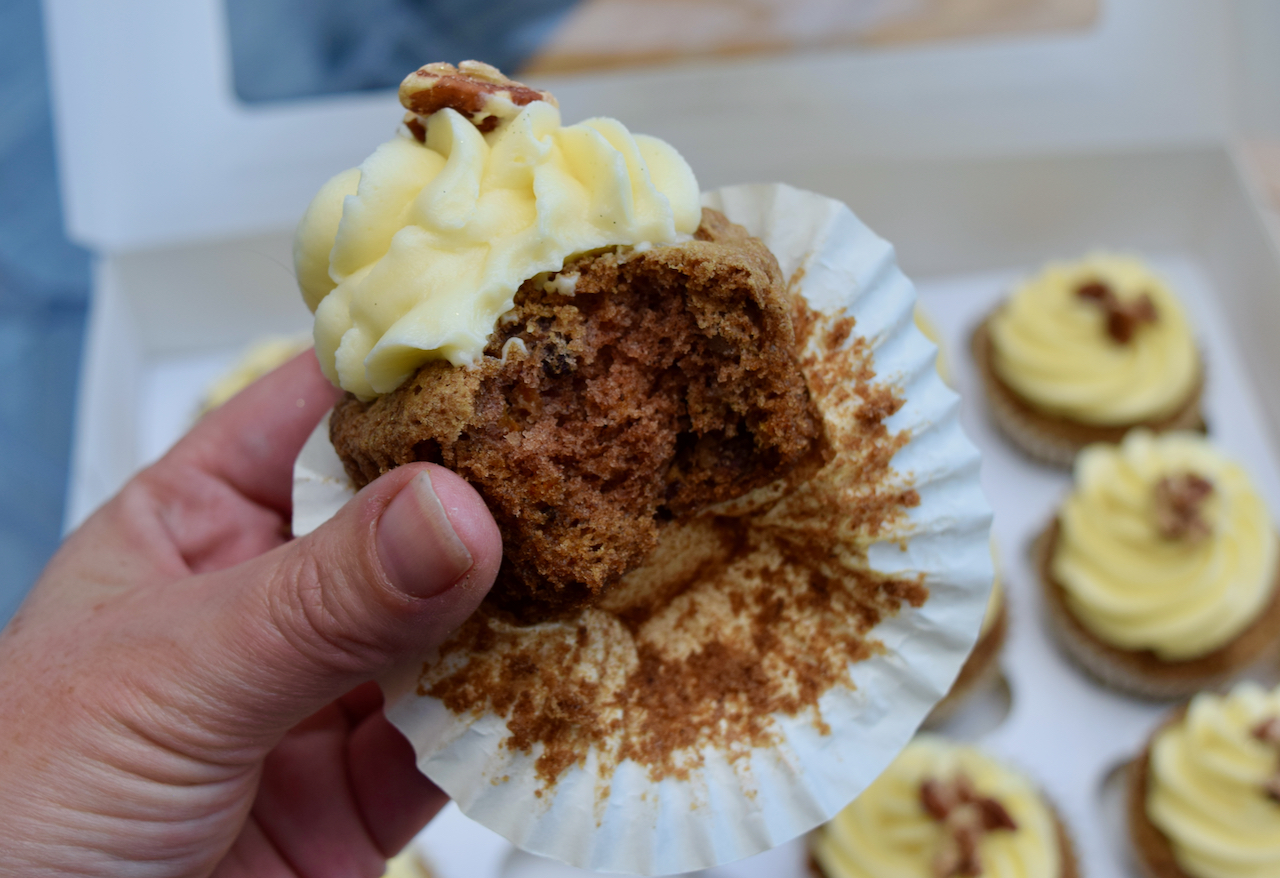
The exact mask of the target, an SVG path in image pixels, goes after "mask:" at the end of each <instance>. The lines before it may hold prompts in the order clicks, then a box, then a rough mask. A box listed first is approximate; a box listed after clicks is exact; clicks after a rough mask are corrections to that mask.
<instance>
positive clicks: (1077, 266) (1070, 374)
mask: <svg viewBox="0 0 1280 878" xmlns="http://www.w3.org/2000/svg"><path fill="white" fill-rule="evenodd" d="M972 344H973V355H974V359H975V360H976V362H977V366H978V371H979V373H980V374H981V376H982V382H983V387H984V390H985V391H986V395H987V400H988V403H989V407H990V411H991V414H992V417H993V419H994V420H995V423H996V425H997V426H998V427H999V428H1000V429H1001V430H1002V431H1003V432H1004V433H1005V434H1006V435H1007V436H1008V437H1009V439H1010V440H1011V441H1013V443H1014V444H1015V445H1017V446H1018V447H1019V448H1021V449H1022V450H1023V451H1025V452H1026V453H1027V454H1029V455H1031V456H1032V457H1035V458H1037V459H1039V460H1042V461H1045V462H1047V463H1053V464H1058V465H1061V466H1066V465H1069V464H1070V463H1071V460H1072V458H1073V457H1074V456H1075V455H1076V453H1077V452H1078V451H1080V449H1082V448H1083V447H1084V446H1086V445H1088V444H1090V443H1093V442H1119V441H1120V439H1121V437H1123V436H1124V434H1125V433H1126V432H1127V431H1128V430H1130V429H1132V428H1134V427H1147V428H1149V429H1151V430H1155V431H1163V430H1175V429H1182V430H1186V429H1196V428H1199V427H1201V426H1202V421H1201V417H1200V392H1201V388H1202V386H1203V383H1204V369H1203V365H1202V363H1201V360H1200V356H1199V354H1198V352H1197V350H1196V344H1195V339H1194V338H1193V337H1192V333H1191V328H1190V325H1189V324H1188V322H1187V318H1186V315H1185V314H1184V313H1183V310H1182V306H1181V305H1180V304H1179V303H1178V299H1177V297H1176V296H1175V295H1174V293H1173V292H1172V291H1171V290H1170V288H1169V286H1168V285H1167V284H1166V283H1165V282H1164V281H1163V280H1161V279H1160V278H1159V277H1158V276H1157V275H1155V274H1154V273H1152V271H1151V270H1150V269H1149V268H1148V267H1147V266H1146V265H1145V264H1144V263H1143V262H1142V261H1141V260H1139V259H1136V258H1134V257H1129V256H1118V255H1111V254H1103V253H1096V254H1092V255H1090V256H1087V257H1085V258H1084V259H1082V260H1080V261H1078V262H1072V263H1066V262H1054V263H1051V264H1050V265H1048V266H1047V267H1046V268H1045V269H1044V270H1043V271H1042V272H1041V273H1040V274H1038V275H1036V276H1035V277H1033V278H1031V279H1030V280H1028V281H1026V282H1024V283H1023V284H1021V285H1020V286H1019V287H1018V288H1017V289H1015V290H1014V292H1013V294H1012V295H1011V296H1010V297H1009V298H1008V300H1007V301H1005V302H1004V304H1002V305H1001V306H1000V308H999V309H997V310H996V311H995V312H994V313H993V314H991V316H989V317H988V318H987V319H986V320H985V321H984V322H983V323H982V324H981V325H980V326H979V327H978V329H977V331H976V332H975V333H974V335H973V341H972Z"/></svg>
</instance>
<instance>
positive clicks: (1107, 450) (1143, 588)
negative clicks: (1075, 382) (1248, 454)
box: [1050, 430, 1276, 661]
mask: <svg viewBox="0 0 1280 878" xmlns="http://www.w3.org/2000/svg"><path fill="white" fill-rule="evenodd" d="M1185 476H1195V477H1199V478H1200V479H1202V480H1204V481H1205V482H1208V483H1209V485H1210V486H1211V492H1210V493H1208V494H1207V496H1205V497H1204V498H1203V502H1201V503H1200V505H1199V508H1198V510H1197V513H1196V514H1197V516H1198V521H1199V522H1200V523H1202V524H1203V528H1204V529H1203V533H1199V534H1196V535H1194V536H1195V537H1196V538H1187V537H1181V538H1180V537H1177V536H1171V535H1170V533H1169V531H1168V530H1167V528H1163V527H1162V523H1163V522H1162V518H1161V509H1160V503H1159V500H1160V497H1159V494H1160V490H1161V488H1160V486H1161V484H1162V482H1163V483H1164V484H1166V485H1167V484H1168V482H1166V481H1165V480H1166V479H1171V478H1174V479H1176V478H1178V477H1185ZM1058 522H1059V526H1060V530H1059V533H1058V542H1057V548H1056V550H1055V552H1054V555H1053V558H1052V559H1051V561H1050V573H1051V574H1052V577H1053V579H1054V580H1056V581H1057V582H1058V583H1059V584H1060V585H1061V586H1062V588H1063V589H1064V590H1065V592H1066V598H1067V605H1068V607H1069V608H1070V610H1071V612H1072V613H1073V614H1074V615H1075V617H1076V618H1077V619H1079V620H1080V622H1081V623H1082V624H1083V625H1085V627H1087V628H1088V629H1089V630H1090V631H1092V632H1093V633H1094V634H1096V635H1097V636H1098V637H1099V638H1100V639H1102V640H1104V641H1105V642H1107V643H1110V644H1112V645H1114V646H1117V647H1119V648H1121V649H1129V650H1143V649H1149V650H1151V651H1152V652H1154V653H1155V654H1156V655H1157V656H1158V657H1159V658H1161V659H1164V660H1166V661H1179V660H1185V659H1190V658H1194V657H1196V656H1201V655H1204V654H1206V653H1208V652H1212V651H1213V650H1215V649H1217V648H1218V647H1220V646H1222V645H1223V644H1225V643H1227V642H1229V641H1230V640H1232V639H1233V638H1234V637H1235V636H1236V635H1238V634H1239V633H1240V632H1241V631H1243V630H1244V629H1245V628H1247V627H1248V626H1249V624H1250V623H1251V622H1252V621H1253V620H1254V619H1255V618H1256V617H1257V615H1258V613H1259V612H1260V611H1261V610H1262V608H1263V607H1264V606H1265V605H1266V603H1267V601H1268V600H1269V599H1270V597H1271V594H1272V589H1273V588H1274V587H1275V580H1276V535H1275V530H1274V527H1273V525H1272V523H1271V516H1270V515H1269V514H1268V512H1267V507H1266V504H1265V503H1264V502H1263V500H1262V498H1261V497H1260V496H1259V495H1258V493H1257V491H1255V490H1254V489H1253V486H1252V484H1251V483H1250V480H1249V476H1248V474H1247V473H1246V472H1245V471H1244V470H1243V469H1242V468H1241V467H1240V466H1239V465H1237V464H1235V463H1233V462H1232V461H1230V460H1228V459H1227V458H1225V457H1223V456H1222V454H1221V453H1219V452H1218V451H1216V450H1215V449H1214V448H1213V446H1212V445H1210V443H1209V442H1208V440H1206V439H1204V438H1203V437H1202V436H1199V435H1198V434H1194V433H1166V434H1163V435H1160V436H1154V435H1152V434H1151V433H1150V432H1149V431H1147V430H1134V431H1131V432H1130V433H1129V434H1128V435H1126V437H1125V439H1124V441H1123V442H1122V443H1121V444H1120V445H1118V446H1112V445H1101V444H1100V445H1091V446H1089V447H1088V448H1086V449H1085V450H1084V451H1082V452H1081V453H1080V456H1079V457H1078V458H1077V459H1076V466H1075V487H1074V488H1073V490H1072V492H1071V494H1070V496H1068V497H1067V499H1066V501H1065V502H1064V503H1063V505H1062V508H1061V509H1060V510H1059V513H1058Z"/></svg>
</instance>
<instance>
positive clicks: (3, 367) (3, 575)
mask: <svg viewBox="0 0 1280 878" xmlns="http://www.w3.org/2000/svg"><path fill="white" fill-rule="evenodd" d="M0 107H2V108H3V109H4V112H3V113H0V203H3V205H4V209H3V210H0V382H3V383H2V385H0V386H3V388H4V389H3V391H2V392H0V486H3V490H2V491H0V623H3V622H5V621H8V619H9V617H10V616H11V615H12V613H13V611H14V610H15V609H17V606H18V603H19V602H20V601H21V600H22V597H23V595H25V594H26V592H27V589H28V588H30V586H31V583H32V582H34V581H35V578H36V576H38V575H39V573H40V570H41V568H42V567H43V566H44V564H45V561H46V560H48V558H49V555H51V554H52V553H53V550H54V549H55V548H56V547H57V545H58V540H59V537H60V534H61V529H62V510H63V502H64V498H65V496H66V492H67V467H68V462H69V455H70V452H71V422H72V409H73V406H74V404H75V388H76V378H77V372H78V370H79V368H80V346H81V338H82V336H83V333H84V318H85V304H86V302H87V300H88V295H89V256H88V254H87V253H86V252H85V251H84V250H82V249H81V248H79V247H76V246H75V245H73V244H71V243H70V242H68V241H67V239H66V236H65V235H64V234H63V231H62V212H61V207H60V205H59V202H58V190H57V182H56V181H57V177H56V173H55V167H54V156H53V127H52V122H51V119H50V116H49V95H48V86H47V77H46V75H45V59H44V34H43V28H42V22H41V17H40V4H39V0H5V2H3V3H0Z"/></svg>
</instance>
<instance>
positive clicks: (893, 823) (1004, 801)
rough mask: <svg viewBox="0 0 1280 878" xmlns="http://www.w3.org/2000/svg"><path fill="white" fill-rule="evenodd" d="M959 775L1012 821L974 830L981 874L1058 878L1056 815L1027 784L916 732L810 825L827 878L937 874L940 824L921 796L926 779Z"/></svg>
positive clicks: (930, 877)
mask: <svg viewBox="0 0 1280 878" xmlns="http://www.w3.org/2000/svg"><path fill="white" fill-rule="evenodd" d="M961 776H963V777H967V778H968V780H969V781H970V782H971V783H972V785H973V788H974V789H975V790H976V791H977V793H978V794H979V795H981V796H983V797H989V798H990V799H994V800H995V801H996V802H998V803H999V804H1000V805H1001V806H1003V808H1004V810H1005V811H1006V812H1007V813H1008V815H1009V816H1010V817H1011V818H1012V819H1013V822H1014V823H1015V824H1016V826H1017V828H1016V829H1014V830H1012V831H1005V830H996V831H991V832H986V833H984V834H982V836H981V839H980V841H979V842H978V858H979V862H980V863H981V869H982V871H981V874H982V875H983V876H985V878H1058V876H1059V875H1061V874H1062V849H1061V846H1060V842H1059V839H1058V828H1057V821H1056V819H1055V817H1054V814H1053V812H1052V811H1051V810H1050V808H1049V806H1048V805H1047V804H1045V801H1044V799H1043V797H1042V796H1041V795H1040V793H1039V791H1038V790H1037V789H1036V788H1035V786H1034V785H1033V784H1032V783H1031V782H1030V781H1028V780H1027V779H1026V778H1024V777H1022V776H1021V775H1019V774H1017V773H1015V772H1013V771H1010V770H1009V769H1008V768H1005V767H1004V766H1003V765H1001V764H1000V763H998V762H996V761H995V760H993V759H992V758H991V757H989V756H987V755H986V754H984V753H982V752H981V751H979V750H976V749H974V748H972V747H965V746H962V745H959V744H952V743H950V742H948V741H946V740H944V739H942V738H938V737H935V736H932V735H919V736H917V737H916V739H915V740H913V741H912V742H911V743H910V744H908V745H907V748H906V749H905V750H903V751H902V753H901V754H899V755H898V758H897V759H895V760H894V761H893V763H892V764H891V765H890V766H889V767H888V768H887V769H885V772H884V774H882V775H880V777H879V778H877V779H876V781H875V782H874V783H873V784H871V786H869V787H867V789H866V790H865V791H864V792H863V793H862V795H861V796H859V797H858V798H857V799H855V800H854V801H853V803H852V804H850V805H849V806H848V807H846V808H845V809H844V810H843V811H841V812H840V813H839V814H837V815H836V816H835V818H833V819H832V820H831V822H830V823H827V824H826V825H825V826H823V827H822V828H820V829H819V830H817V831H816V832H815V833H814V835H813V836H812V837H811V839H810V849H811V851H812V853H813V857H814V859H815V860H817V862H818V865H819V866H821V867H822V871H823V873H825V874H826V875H827V878H938V875H937V871H938V870H937V864H938V860H937V856H938V851H939V850H940V849H941V848H942V847H943V846H944V845H945V844H946V841H947V839H946V832H947V829H946V827H945V826H944V824H943V823H942V822H940V821H939V820H938V819H937V818H936V817H935V816H932V815H931V814H930V813H929V812H928V811H927V810H926V808H925V805H924V803H923V802H922V794H921V791H922V788H923V786H924V784H925V783H926V782H929V781H941V782H944V783H945V782H948V781H951V780H954V779H955V778H957V777H961Z"/></svg>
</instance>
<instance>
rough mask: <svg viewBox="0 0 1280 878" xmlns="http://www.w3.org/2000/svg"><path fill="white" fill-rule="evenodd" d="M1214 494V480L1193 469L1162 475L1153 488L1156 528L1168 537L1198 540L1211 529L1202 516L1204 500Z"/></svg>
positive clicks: (1210, 532) (1181, 539) (1189, 541)
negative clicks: (1188, 471) (1187, 471)
mask: <svg viewBox="0 0 1280 878" xmlns="http://www.w3.org/2000/svg"><path fill="white" fill-rule="evenodd" d="M1212 495H1213V482H1211V481H1209V480H1208V479H1206V478H1204V477H1203V476H1198V475H1196V474H1195V473H1179V474H1177V475H1172V476H1165V477H1164V478H1162V479H1161V480H1160V481H1159V482H1157V483H1156V487H1155V490H1154V492H1153V497H1152V501H1153V507H1154V510H1155V520H1156V530H1158V531H1159V532H1160V535H1161V536H1162V537H1164V538H1165V539H1167V540H1179V541H1182V542H1188V543H1198V542H1200V541H1201V540H1203V539H1205V538H1206V537H1208V536H1209V535H1210V534H1212V533H1213V529H1212V528H1211V527H1210V525H1209V522H1208V521H1206V520H1205V518H1204V514H1203V513H1204V504H1205V503H1206V502H1207V501H1208V499H1209V497H1211V496H1212Z"/></svg>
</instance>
